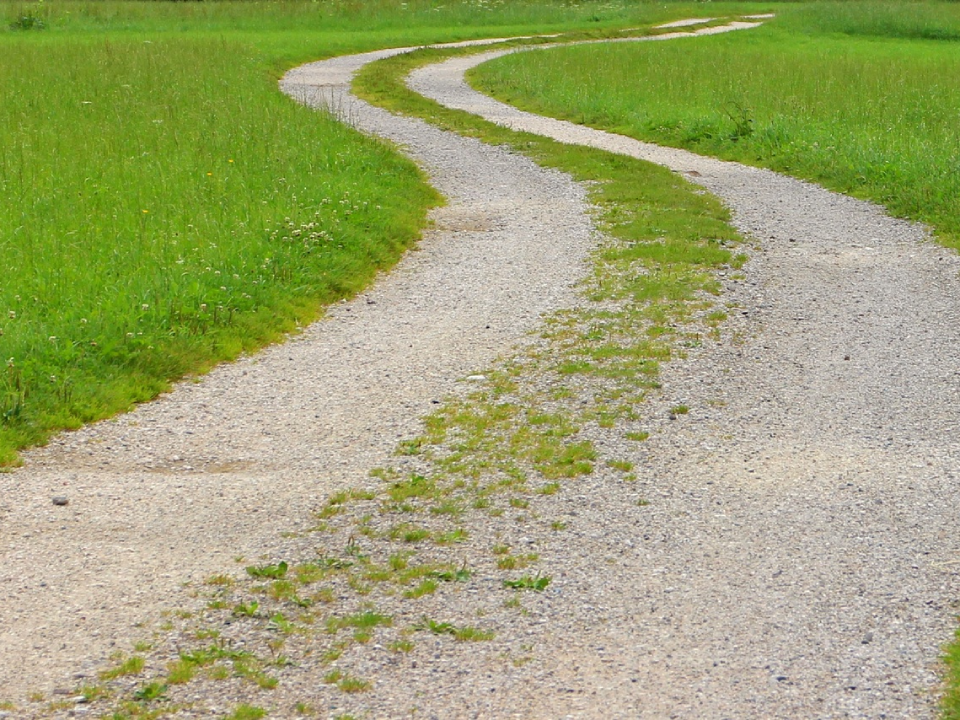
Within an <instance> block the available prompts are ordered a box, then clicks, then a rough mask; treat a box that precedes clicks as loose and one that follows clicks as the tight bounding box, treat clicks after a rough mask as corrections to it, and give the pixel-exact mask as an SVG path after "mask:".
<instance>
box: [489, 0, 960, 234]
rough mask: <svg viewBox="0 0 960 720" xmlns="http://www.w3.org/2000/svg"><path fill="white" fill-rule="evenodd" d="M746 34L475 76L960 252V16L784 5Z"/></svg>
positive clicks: (943, 7) (951, 6)
mask: <svg viewBox="0 0 960 720" xmlns="http://www.w3.org/2000/svg"><path fill="white" fill-rule="evenodd" d="M776 11H777V14H778V17H777V19H776V20H774V21H772V22H769V23H768V24H767V25H766V26H765V27H763V28H760V29H758V30H753V31H750V32H747V33H735V34H732V35H725V36H717V37H712V38H701V39H698V40H697V41H695V42H675V43H644V44H636V45H634V44H621V45H608V46H580V47H570V48H563V49H557V50H550V51H544V52H536V53H523V54H518V55H514V56H511V57H506V58H503V59H500V60H497V61H496V62H493V63H489V64H487V65H485V66H483V67H481V68H479V69H477V70H476V71H475V73H474V79H475V81H476V82H477V83H478V84H479V86H480V87H482V88H484V89H486V90H488V91H490V92H492V93H494V94H496V95H498V96H499V97H501V98H503V99H505V100H508V101H510V102H513V103H515V104H518V105H521V106H523V107H525V108H528V109H531V110H534V111H539V112H543V113H546V114H550V115H555V116H560V117H565V118H569V119H572V120H575V121H577V122H583V123H585V124H589V125H594V126H597V127H602V128H606V129H613V130H615V131H617V132H622V133H624V134H627V135H631V136H634V137H637V138H642V139H646V140H652V141H655V142H659V143H663V144H668V145H674V146H679V147H686V148H689V149H692V150H694V151H696V152H700V153H703V154H710V155H717V156H721V157H725V158H729V159H734V160H740V161H745V162H748V163H753V164H758V165H764V166H767V167H772V168H774V169H776V170H780V171H784V172H787V173H789V174H793V175H797V176H800V177H804V178H808V179H813V180H816V181H819V182H822V183H824V184H826V185H828V186H830V187H833V188H835V189H838V190H841V191H844V192H848V193H851V194H853V195H856V196H859V197H863V198H869V199H872V200H875V201H877V202H880V203H882V204H884V205H885V206H886V207H887V208H889V210H890V211H891V212H893V213H895V214H897V215H901V216H905V217H910V218H915V219H919V220H923V221H925V222H928V223H930V224H931V225H932V226H934V228H935V229H936V230H937V231H938V234H939V235H940V237H941V239H942V240H943V241H944V242H945V243H946V244H949V245H952V246H954V247H956V246H958V244H960V169H958V168H960V166H958V164H957V158H958V156H960V122H958V119H960V115H958V112H960V85H958V84H957V82H956V78H958V77H960V53H958V52H957V44H956V41H957V40H958V39H960V5H957V4H956V3H933V2H917V3H889V2H881V3H876V2H841V3H836V2H834V3H806V4H785V5H782V6H777V8H776Z"/></svg>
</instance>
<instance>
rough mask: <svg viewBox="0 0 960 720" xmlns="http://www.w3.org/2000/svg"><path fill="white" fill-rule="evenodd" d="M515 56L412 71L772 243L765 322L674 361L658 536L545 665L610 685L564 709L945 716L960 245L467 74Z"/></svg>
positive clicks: (763, 257) (650, 476)
mask: <svg viewBox="0 0 960 720" xmlns="http://www.w3.org/2000/svg"><path fill="white" fill-rule="evenodd" d="M498 54H500V53H496V52H494V53H485V54H483V55H480V56H472V57H469V58H463V59H454V60H450V61H448V62H446V63H443V64H438V65H434V66H431V67H428V68H425V69H422V70H419V71H417V72H415V73H414V74H413V75H412V76H411V79H410V85H411V87H412V88H414V89H415V90H417V91H418V92H421V93H422V94H424V95H427V96H428V97H432V98H434V99H436V100H438V101H440V102H441V103H443V104H445V105H448V106H450V107H455V108H460V109H464V110H468V111H470V112H473V113H475V114H478V115H481V116H483V117H485V118H487V119H488V120H493V121H495V122H498V123H500V124H503V125H505V126H508V127H511V128H514V129H520V130H525V131H527V132H533V133H538V134H542V135H547V136H550V137H553V138H555V139H558V140H561V141H563V142H571V143H581V144H585V145H590V146H593V147H600V148H603V149H607V150H611V151H613V152H619V153H624V154H627V155H631V156H633V157H639V158H643V159H646V160H650V161H653V162H656V163H659V164H663V165H666V166H667V167H669V168H671V169H674V170H676V171H678V172H682V173H688V174H689V177H690V179H691V180H692V181H693V182H695V183H698V184H700V185H702V186H704V187H706V188H707V189H709V190H710V191H711V192H712V193H714V194H716V195H717V196H718V197H720V198H721V199H722V200H723V201H724V202H725V203H726V204H727V205H728V206H729V207H730V208H731V210H732V211H733V215H734V223H735V225H736V226H737V227H738V228H740V229H741V230H742V231H743V232H744V233H746V234H748V235H749V236H750V237H753V238H755V239H756V241H757V243H758V248H757V251H756V252H755V253H754V259H753V261H752V262H751V263H749V265H748V288H749V292H748V293H747V294H746V296H745V297H743V298H741V299H740V300H741V302H742V306H743V310H742V313H743V316H744V317H748V318H749V320H750V325H749V327H750V329H751V330H752V332H751V333H750V334H749V336H748V337H747V338H746V339H745V340H744V341H743V342H742V344H726V345H722V346H718V347H713V348H710V349H709V350H706V351H704V352H703V353H701V354H700V355H699V356H698V357H696V358H695V359H693V360H692V361H690V362H686V363H678V364H674V365H673V366H672V367H671V369H670V370H669V371H668V374H667V377H666V380H665V386H666V388H667V392H668V393H669V396H670V398H672V400H673V401H674V402H676V401H678V400H682V401H683V402H685V403H686V404H688V405H690V406H691V407H692V408H694V409H693V410H692V411H691V413H690V414H689V415H687V416H684V417H683V418H682V422H680V423H674V424H673V425H674V426H673V427H671V428H670V429H669V430H668V431H665V432H662V433H657V434H655V435H654V437H653V438H652V441H651V442H650V443H649V445H648V447H647V453H646V455H645V462H644V466H645V467H646V469H647V472H645V473H644V477H643V478H642V482H643V483H644V484H645V485H646V487H647V488H648V493H649V495H650V496H651V497H656V498H658V501H657V502H656V503H654V504H655V509H654V510H653V511H652V512H651V513H650V515H649V517H648V522H647V523H644V524H643V526H642V527H638V528H636V530H635V532H636V534H637V536H640V537H642V538H643V539H644V542H642V543H638V546H637V547H636V548H635V549H634V550H632V551H631V552H628V553H622V552H617V550H618V549H617V548H616V547H611V548H610V549H609V552H610V553H617V555H618V556H619V557H620V561H621V562H622V563H623V565H624V566H626V567H621V568H620V571H619V572H617V573H615V574H614V576H613V577H610V578H609V579H610V582H605V576H601V577H598V578H596V579H595V583H596V584H595V586H594V588H593V597H595V598H597V602H598V603H602V605H603V606H605V608H606V609H607V612H609V613H611V614H612V615H613V616H614V617H615V618H616V619H615V620H613V619H612V620H611V622H610V627H609V629H608V630H605V631H602V632H597V633H587V634H584V633H582V632H577V633H575V634H574V635H573V636H571V637H563V638H562V641H561V642H560V643H558V647H562V648H564V652H563V653H562V654H561V655H560V656H558V657H555V658H554V659H553V662H552V663H551V665H553V670H554V672H556V673H566V674H568V675H569V676H570V677H571V678H573V679H574V680H575V682H576V683H577V684H579V685H580V687H581V688H584V689H586V688H591V687H592V688H600V687H603V688H607V689H608V690H609V691H608V692H604V693H597V694H595V695H593V696H591V697H590V698H589V699H588V700H586V701H583V702H581V703H570V704H566V703H564V702H562V701H561V702H559V703H555V704H552V705H549V706H547V707H549V708H550V710H549V711H548V712H547V714H550V715H552V714H554V711H556V713H557V714H559V712H560V711H561V710H563V709H567V710H573V709H576V710H577V711H578V712H580V713H582V714H584V715H587V716H599V715H601V714H603V713H609V714H610V716H613V715H615V716H620V717H626V716H631V715H633V716H635V715H644V716H650V717H676V716H683V717H717V718H723V717H805V718H807V717H870V718H877V717H927V716H930V715H931V714H932V713H933V710H932V708H931V705H930V700H931V690H932V689H933V688H934V687H935V685H936V676H935V665H936V662H937V657H938V652H939V646H940V645H941V644H942V643H943V642H945V641H946V640H947V639H948V638H949V637H950V634H951V632H952V629H953V627H954V625H955V619H954V616H955V613H956V608H957V598H958V589H960V588H958V570H960V553H958V550H960V547H958V545H960V540H958V534H957V532H956V526H957V518H958V517H960V498H958V493H957V492H956V489H957V483H958V467H960V462H958V461H960V441H958V411H957V408H958V407H960V362H958V360H957V354H956V352H955V348H956V347H957V343H958V342H960V282H958V272H960V261H958V259H957V257H956V254H955V253H953V252H951V251H947V250H944V249H943V248H940V247H938V246H936V245H934V244H933V243H932V242H930V241H929V240H928V239H927V236H926V233H925V232H924V229H923V228H921V227H919V226H917V225H914V224H910V223H907V222H903V221H899V220H894V219H891V218H889V217H886V216H885V215H884V214H883V212H882V211H880V210H879V209H878V208H876V207H875V206H872V205H870V204H868V203H865V202H861V201H857V200H853V199H850V198H847V197H844V196H841V195H837V194H834V193H830V192H827V191H826V190H823V189H821V188H818V187H816V186H813V185H811V184H808V183H803V182H799V181H796V180H792V179H789V178H785V177H782V176H780V175H777V174H775V173H772V172H769V171H764V170H759V169H755V168H749V167H745V166H742V165H738V164H735V163H726V162H719V161H716V160H711V159H705V158H701V157H698V156H695V155H692V154H690V153H686V152H682V151H678V150H671V149H664V148H659V147H656V146H652V145H648V144H644V143H639V142H635V141H632V140H629V139H625V138H622V137H618V136H615V135H609V134H605V133H601V132H597V131H594V130H590V129H586V128H581V127H578V126H575V125H572V124H570V123H565V122H561V121H555V120H549V119H544V118H540V117H537V116H532V115H529V114H526V113H522V112H519V111H517V110H515V109H514V108H510V107H508V106H505V105H503V104H501V103H498V102H496V101H493V100H491V99H489V98H487V97H485V96H483V95H480V94H479V93H476V92H474V91H472V90H470V89H469V88H468V87H467V86H466V85H465V83H464V82H463V72H464V71H465V70H466V69H467V68H468V67H471V66H473V65H475V64H478V63H481V62H485V61H486V60H488V59H490V58H492V57H495V56H497V55H498ZM741 294H743V293H742V291H741ZM638 539H639V538H638ZM620 550H622V548H621V549H620ZM626 578H629V580H627V579H626ZM584 602H588V601H586V599H584ZM575 666H579V667H578V669H577V670H576V672H572V670H573V668H574V667H575ZM535 687H536V686H535V685H533V686H531V690H530V693H531V694H532V695H536V694H537V691H536V690H535V689H533V688H535Z"/></svg>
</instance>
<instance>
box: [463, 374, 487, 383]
mask: <svg viewBox="0 0 960 720" xmlns="http://www.w3.org/2000/svg"><path fill="white" fill-rule="evenodd" d="M486 379H487V376H486V375H467V380H469V381H470V382H483V381H484V380H486Z"/></svg>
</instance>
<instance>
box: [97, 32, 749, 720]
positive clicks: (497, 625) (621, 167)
mask: <svg viewBox="0 0 960 720" xmlns="http://www.w3.org/2000/svg"><path fill="white" fill-rule="evenodd" d="M444 54H446V53H440V52H438V51H422V52H419V53H416V54H415V55H412V56H406V57H398V58H394V59H392V60H389V61H384V62H381V63H378V64H376V65H375V66H372V67H371V68H370V69H369V70H368V71H366V72H365V73H364V74H363V76H362V77H361V78H360V79H359V80H358V85H359V86H360V88H361V89H362V92H363V93H364V94H365V95H366V96H367V97H368V98H369V99H376V100H377V102H380V103H383V104H389V105H391V106H392V107H393V108H394V109H401V108H402V109H403V110H405V111H407V112H413V111H416V113H417V114H421V115H429V116H430V117H431V118H432V119H433V120H434V121H435V122H438V123H440V124H442V125H446V126H456V127H457V128H458V130H459V131H460V132H463V133H465V134H473V135H476V136H479V137H481V138H483V139H484V140H486V141H491V142H498V143H505V144H509V145H511V146H512V147H514V148H517V149H518V150H522V151H523V152H527V153H530V154H532V155H534V156H535V157H536V158H537V159H538V160H539V161H540V162H543V163H545V164H549V165H552V166H555V167H562V168H563V169H565V170H567V171H569V172H573V173H574V174H575V175H576V177H578V178H579V179H581V180H584V181H590V182H591V186H592V187H593V191H592V193H593V200H594V202H595V204H596V205H597V213H598V222H599V224H600V225H601V226H602V227H603V228H604V229H605V230H606V231H607V233H608V237H607V239H606V240H604V241H603V242H602V243H601V245H600V247H599V248H598V249H597V251H596V252H595V254H594V257H593V264H592V266H593V269H592V271H591V274H590V275H589V276H588V277H587V278H585V280H584V283H583V294H584V296H585V299H584V302H583V304H582V306H580V307H577V308H571V309H568V310H565V311H561V312H558V313H556V314H554V315H553V316H551V317H550V318H548V319H547V321H546V323H545V325H544V327H543V329H542V332H541V334H540V336H539V337H537V338H532V339H531V342H530V344H529V345H528V346H526V347H525V348H523V349H521V350H520V351H518V352H517V354H515V355H514V356H513V357H510V358H508V359H507V360H505V361H504V362H503V363H502V364H500V365H498V366H496V367H491V368H487V369H478V373H479V374H478V375H477V376H474V377H473V379H472V380H471V381H470V383H471V384H472V389H470V390H468V391H466V392H464V393H463V394H462V396H460V397H456V398H451V399H449V400H447V401H446V402H445V403H443V404H441V405H440V406H439V408H438V410H437V411H436V412H435V413H433V414H432V415H431V416H429V417H427V418H425V422H424V431H423V434H422V435H421V436H419V437H416V438H411V439H409V440H407V441H405V442H403V443H401V444H400V445H399V446H398V448H397V461H396V463H394V464H392V465H391V466H389V467H384V468H379V469H376V470H374V471H373V472H372V473H371V483H370V485H369V486H368V487H365V488H363V489H357V490H353V491H349V492H342V493H338V494H336V495H333V496H331V497H329V498H327V499H326V501H325V502H324V503H323V504H322V506H321V507H320V508H319V509H318V510H317V512H316V526H315V527H314V529H313V531H312V532H310V533H308V534H306V535H304V536H302V537H299V538H291V539H290V542H289V543H288V545H287V549H286V550H285V551H284V552H285V554H284V555H283V556H282V557H274V558H270V559H268V560H267V561H265V562H263V563H262V564H247V563H246V561H241V564H243V565H244V566H245V569H244V571H243V572H242V573H239V574H238V573H236V572H225V573H223V574H221V575H217V576H213V577H211V578H210V579H209V580H208V582H207V584H206V585H205V586H204V587H198V588H197V594H198V597H199V598H200V600H201V605H203V604H204V603H205V607H203V609H202V610H201V611H199V612H196V611H189V612H188V611H184V610H181V611H174V612H171V613H170V616H169V624H168V625H166V626H163V627H160V628H157V630H156V632H155V634H154V636H153V637H152V638H150V640H149V646H150V649H149V650H145V649H144V648H145V647H146V645H140V646H136V647H135V648H134V649H135V650H138V655H139V656H142V657H144V658H145V659H146V662H145V663H144V664H143V665H141V666H140V667H145V668H146V670H144V671H143V672H141V673H139V674H132V673H117V672H115V671H111V669H108V670H106V671H105V672H104V674H103V675H102V676H101V681H100V682H99V683H97V684H95V685H91V686H87V687H84V688H80V689H79V691H80V692H82V693H85V694H86V695H87V696H89V698H90V702H91V703H92V704H93V706H94V708H96V709H98V710H106V709H108V708H109V709H110V710H111V711H112V712H114V713H115V714H114V717H117V718H125V717H137V716H138V715H137V714H138V713H140V714H144V713H153V715H152V716H156V717H162V716H163V715H164V714H168V713H172V712H175V711H177V710H178V709H188V708H189V709H192V710H193V711H199V710H202V707H201V705H200V704H198V701H197V700H196V698H198V697H211V698H213V697H216V698H218V699H220V700H221V701H222V700H223V699H224V698H229V702H230V703H233V706H235V707H241V708H260V707H261V706H262V707H264V708H269V707H272V701H271V700H270V698H269V696H264V695H263V692H262V691H263V689H264V688H267V689H269V688H274V687H276V688H282V687H283V686H284V683H285V682H286V681H287V680H288V679H289V680H290V681H291V682H294V683H296V682H299V681H298V680H296V679H295V678H296V677H297V673H299V672H302V670H299V669H298V668H302V667H312V668H315V669H314V670H312V671H310V672H313V673H314V674H316V673H320V676H322V678H323V682H322V683H320V684H319V686H318V687H317V688H316V689H315V690H313V691H311V694H310V696H309V697H298V698H297V700H296V701H297V705H296V708H297V710H296V711H297V712H301V713H303V714H308V713H309V712H312V711H313V709H314V708H316V707H319V706H321V705H323V704H324V703H326V702H327V701H328V700H329V699H330V698H336V704H337V706H338V707H340V708H341V709H343V710H346V711H349V712H352V713H358V714H362V713H363V712H365V708H366V706H365V704H364V702H365V701H364V699H363V698H364V696H365V694H366V693H370V692H376V689H377V685H376V680H377V677H376V675H370V674H369V668H371V667H381V666H382V667H384V668H389V667H390V665H391V664H395V663H396V662H397V661H396V660H395V659H391V658H394V657H395V655H396V654H397V653H401V654H407V653H412V654H413V657H416V653H417V652H418V648H419V647H420V646H421V645H425V646H426V647H434V642H433V641H431V642H429V643H425V642H424V641H425V640H426V639H427V638H431V637H433V638H436V639H438V640H442V642H444V643H450V644H451V645H450V646H448V647H449V649H448V650H447V651H445V652H453V648H455V647H456V645H457V644H460V643H477V642H480V643H497V646H496V651H497V652H498V653H499V655H500V657H502V658H503V661H504V662H505V663H511V662H512V663H518V664H523V663H526V662H529V661H530V660H532V659H534V656H533V655H532V654H531V652H532V651H531V650H530V648H529V647H526V646H523V645H522V643H521V644H519V645H518V642H519V641H518V640H517V637H514V635H516V633H515V631H514V626H515V625H516V624H517V623H519V624H520V625H521V626H522V624H523V622H524V618H525V617H526V614H527V612H528V608H529V607H532V606H533V604H535V603H537V602H539V600H538V598H540V597H541V596H542V595H544V594H546V593H549V592H550V590H551V588H552V585H551V582H552V575H551V566H550V563H548V562H544V561H543V560H542V558H541V552H540V551H541V548H548V547H549V546H550V544H551V543H552V542H554V541H556V542H564V541H565V540H564V533H565V532H566V531H567V530H568V529H569V527H570V522H569V518H566V516H565V515H562V512H563V510H562V508H563V507H564V505H563V503H564V501H565V497H566V493H567V492H569V491H570V490H571V488H572V487H573V488H576V487H579V488H582V487H583V483H584V482H586V478H593V479H595V480H596V481H598V482H602V483H603V484H604V490H603V492H604V494H605V497H608V498H617V497H624V498H626V499H625V501H624V502H623V503H622V504H623V506H625V507H628V508H630V511H629V512H631V513H636V514H642V513H643V512H644V508H645V507H646V506H647V505H648V504H649V503H648V501H647V500H646V499H644V498H642V497H636V495H637V492H636V489H635V483H634V481H635V480H636V479H637V476H636V474H635V473H634V466H633V463H632V462H631V461H630V460H629V459H626V458H622V457H605V456H604V455H603V454H602V453H601V452H600V451H599V450H598V447H597V445H596V444H595V443H594V441H593V440H592V438H594V437H596V435H597V433H601V434H602V433H610V434H613V435H614V436H616V437H623V438H625V439H628V440H631V441H634V442H642V441H643V439H645V438H646V437H647V430H646V429H645V428H646V427H647V425H646V423H645V420H644V417H643V405H642V403H643V400H644V399H645V397H647V395H648V394H649V393H650V392H654V391H656V388H657V387H658V386H659V381H658V370H659V366H660V363H662V362H665V361H667V360H669V359H670V358H672V357H676V356H678V355H682V354H683V353H684V352H686V351H687V350H688V349H689V348H690V347H691V346H696V345H699V344H701V343H703V342H709V341H710V340H709V338H710V337H716V336H717V335H718V334H719V332H720V325H721V323H722V321H723V318H724V317H725V314H724V310H725V309H726V308H725V306H724V305H723V302H722V299H721V298H719V297H718V293H719V291H720V284H719V282H718V280H717V279H716V278H715V276H714V273H715V271H718V270H721V269H722V270H725V271H729V272H730V274H732V275H734V279H733V282H736V277H735V276H736V268H738V267H739V266H740V264H742V263H743V261H744V260H745V256H743V255H741V254H739V253H738V251H737V246H738V243H739V238H738V236H737V234H736V233H735V232H734V231H733V230H732V229H731V228H730V227H729V226H728V225H727V224H726V219H727V212H726V210H725V209H724V208H723V207H722V206H721V205H720V204H719V203H718V202H717V201H716V200H715V199H713V198H712V197H710V196H708V195H705V194H703V193H701V192H695V191H694V190H695V189H694V188H693V187H692V186H690V185H689V184H688V183H687V182H686V181H684V180H683V179H681V178H679V177H677V176H675V175H673V174H672V173H670V172H668V171H666V170H664V169H662V168H659V167H657V166H654V165H651V164H648V163H644V162H641V161H637V160H633V159H630V158H624V157H619V156H615V155H611V154H608V153H603V152H599V151H595V150H590V149H586V148H579V147H570V146H564V145H560V144H558V143H554V142H552V141H549V140H544V139H541V138H538V137H535V136H529V135H522V134H517V133H512V132H510V131H506V130H501V129H499V128H496V127H495V126H492V125H490V124H489V123H485V122H483V121H480V120H477V119H475V118H472V117H470V116H467V115H464V114H462V113H456V112H451V111H446V110H443V109H442V108H440V107H439V106H436V105H435V104H433V103H430V102H429V101H424V100H422V98H419V96H415V95H413V94H411V93H409V91H407V90H406V89H405V88H404V86H403V84H402V78H403V76H404V75H405V74H406V73H407V72H408V71H409V69H410V68H411V67H414V66H417V65H419V64H424V63H428V62H432V61H435V60H437V59H439V58H440V57H442V56H443V55H444ZM374 86H376V87H377V88H378V89H377V90H376V92H374V91H373V90H372V87H374ZM374 95H375V98H374V97H373V96H374ZM580 491H582V490H575V492H580ZM611 501H613V500H611ZM630 521H631V522H636V521H637V518H631V519H630ZM531 538H534V539H535V540H533V541H532V540H531ZM554 538H556V540H553V539H554ZM464 598H473V600H470V601H469V602H466V603H465V600H464ZM240 648H242V650H240ZM518 648H519V649H518ZM430 652H435V651H434V650H431V651H430ZM171 656H173V657H175V658H177V659H176V660H174V661H165V660H164V658H170V657H171ZM116 662H117V666H116V667H118V668H123V667H126V663H128V662H129V660H128V658H126V657H123V656H118V657H117V660H116ZM360 667H366V668H368V670H367V673H368V674H367V675H366V676H361V675H360V674H359V668H360ZM316 668H319V669H316ZM227 681H229V682H227ZM204 688H207V689H204ZM161 689H162V692H161ZM148 697H149V699H145V698H148ZM275 709H276V710H283V711H286V710H285V709H283V708H275Z"/></svg>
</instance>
